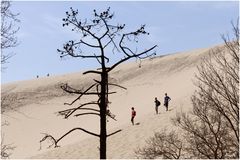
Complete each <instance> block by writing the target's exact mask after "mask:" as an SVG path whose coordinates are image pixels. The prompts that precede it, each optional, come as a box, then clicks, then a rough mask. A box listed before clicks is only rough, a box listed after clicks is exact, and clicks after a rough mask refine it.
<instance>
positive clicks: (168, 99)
mask: <svg viewBox="0 0 240 160" xmlns="http://www.w3.org/2000/svg"><path fill="white" fill-rule="evenodd" d="M170 100H171V98H170V97H169V96H168V95H167V93H165V97H164V106H165V107H166V111H168V103H169V101H170Z"/></svg>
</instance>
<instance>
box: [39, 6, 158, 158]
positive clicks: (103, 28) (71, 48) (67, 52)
mask: <svg viewBox="0 0 240 160" xmlns="http://www.w3.org/2000/svg"><path fill="white" fill-rule="evenodd" d="M70 9H71V11H70V12H66V15H67V18H64V19H63V21H64V23H63V26H68V25H72V26H73V27H74V28H73V29H72V31H77V32H78V33H81V35H82V38H81V39H80V40H79V41H77V42H75V41H69V42H67V43H66V44H65V45H64V47H63V49H62V50H60V49H58V52H60V54H61V57H62V58H63V57H65V56H71V57H80V58H89V59H92V58H94V59H96V60H97V61H98V62H99V64H100V66H101V67H100V68H99V70H89V71H86V72H84V73H83V74H88V73H92V74H97V75H100V81H98V80H95V79H94V81H95V83H94V84H92V85H91V86H90V87H88V88H87V89H84V90H78V89H75V88H72V87H70V86H69V85H68V84H64V85H62V89H63V90H64V91H66V92H68V93H70V94H77V95H79V96H78V97H77V98H76V99H75V100H74V101H72V102H71V103H65V104H66V105H69V106H71V105H73V104H75V103H76V102H77V101H78V100H80V99H81V97H82V96H84V95H97V96H98V100H96V101H92V102H89V103H84V104H81V105H80V106H78V107H75V108H70V109H67V110H63V111H59V114H60V115H63V116H64V117H65V118H68V117H69V116H71V115H72V114H74V113H75V112H76V111H79V110H80V111H83V110H84V111H86V110H87V111H88V112H84V113H80V114H75V116H76V117H78V116H83V115H89V114H91V115H95V116H100V133H99V134H96V133H92V132H90V131H87V130H85V129H83V128H74V129H72V130H70V131H69V132H67V133H66V134H64V135H63V136H62V137H60V138H58V139H55V138H54V137H53V136H52V135H49V134H45V137H44V138H43V139H42V140H41V141H40V142H42V141H44V140H46V139H51V140H52V141H53V145H54V146H55V147H57V146H58V142H59V141H60V140H61V139H62V138H64V137H65V136H67V135H68V134H69V133H71V132H72V131H75V130H81V131H83V132H86V133H88V134H90V135H93V136H96V137H99V138H100V159H106V158H107V155H106V150H107V138H108V137H109V136H112V135H114V134H116V133H118V132H120V131H121V130H117V131H115V132H113V133H110V134H107V123H106V116H109V117H110V118H112V119H114V120H116V119H115V117H112V116H111V114H109V109H107V107H108V103H109V99H108V95H109V94H114V93H116V92H113V91H109V85H112V86H116V87H120V88H122V89H126V88H124V87H122V86H120V85H118V84H114V83H109V82H108V75H109V73H110V72H111V71H112V70H113V69H114V68H115V67H117V66H118V65H120V64H121V63H123V62H125V61H127V60H129V59H131V58H138V59H144V58H147V57H150V56H152V55H155V52H153V53H150V54H148V53H149V52H151V51H153V49H155V48H156V47H157V46H156V45H155V46H153V47H151V48H149V49H145V50H144V51H142V52H140V53H138V52H137V50H136V51H133V50H132V49H131V48H130V47H128V46H126V44H127V43H126V41H130V42H131V41H133V42H135V43H137V42H138V40H137V38H138V36H140V35H144V34H149V33H147V32H146V31H145V25H143V26H141V27H140V28H139V29H138V30H136V31H134V32H129V33H125V34H122V33H121V32H122V30H123V29H124V27H125V24H124V25H112V24H110V20H111V19H112V18H113V13H110V8H108V9H107V10H106V11H103V12H101V13H97V12H96V10H94V18H93V19H91V20H89V21H87V20H85V21H81V20H78V18H77V15H78V11H77V10H73V9H72V8H70ZM119 36H120V37H119ZM86 37H87V38H88V39H85V38H86ZM116 37H118V39H117V38H116ZM89 38H91V39H92V40H94V41H95V43H93V42H89V41H88V40H89ZM117 40H118V43H117ZM108 47H112V51H113V52H115V51H117V52H119V53H122V54H123V58H122V59H121V60H119V61H117V62H115V63H114V64H113V65H111V66H110V67H108V66H107V64H108V63H109V60H110V58H109V57H108V56H107V55H106V53H105V52H106V48H108ZM85 48H90V49H92V50H94V53H92V54H89V49H88V50H87V51H85V52H87V54H86V53H85V52H84V51H83V50H82V49H85ZM96 50H97V51H98V53H99V54H95V51H96ZM94 87H96V91H92V90H93V88H94ZM99 87H100V89H99ZM85 106H90V107H89V108H84V107H85ZM92 106H98V107H99V109H95V108H91V107H92Z"/></svg>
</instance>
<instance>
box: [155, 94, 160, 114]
mask: <svg viewBox="0 0 240 160" xmlns="http://www.w3.org/2000/svg"><path fill="white" fill-rule="evenodd" d="M154 102H155V110H156V114H158V107H159V106H160V105H161V103H160V101H159V100H158V99H157V97H155V101H154Z"/></svg>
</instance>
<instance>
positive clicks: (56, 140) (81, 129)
mask: <svg viewBox="0 0 240 160" xmlns="http://www.w3.org/2000/svg"><path fill="white" fill-rule="evenodd" d="M75 130H80V131H83V132H85V133H88V134H90V135H93V136H95V137H100V135H99V134H96V133H93V132H90V131H87V130H85V129H83V128H73V129H71V130H70V131H68V132H67V133H65V134H64V135H63V136H61V137H60V138H58V139H56V138H54V137H53V136H52V135H50V134H47V133H44V134H45V136H44V137H43V138H42V139H41V140H40V148H41V143H42V142H43V141H45V140H47V139H49V140H51V141H52V144H51V145H50V146H49V147H51V146H53V145H54V148H56V147H59V145H58V142H59V141H61V140H62V139H63V138H64V137H66V136H67V135H69V134H70V133H72V132H73V131H75Z"/></svg>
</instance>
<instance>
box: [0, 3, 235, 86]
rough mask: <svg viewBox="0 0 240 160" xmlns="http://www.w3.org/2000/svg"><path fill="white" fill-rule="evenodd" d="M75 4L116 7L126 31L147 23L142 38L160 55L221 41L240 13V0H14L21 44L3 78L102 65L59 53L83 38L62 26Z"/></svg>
mask: <svg viewBox="0 0 240 160" xmlns="http://www.w3.org/2000/svg"><path fill="white" fill-rule="evenodd" d="M70 7H73V8H74V9H78V10H79V14H80V17H81V18H88V17H91V16H92V14H93V12H92V11H93V9H96V10H99V11H101V10H104V9H106V8H108V7H111V10H112V11H113V12H114V13H115V18H114V20H113V21H114V22H116V23H120V24H123V23H125V24H126V29H127V31H130V30H136V29H137V28H138V27H139V26H140V25H141V24H146V30H147V31H148V32H150V35H149V36H148V37H145V38H144V39H142V40H143V43H144V45H146V46H145V47H146V48H147V47H151V46H153V45H155V44H157V45H158V46H159V47H158V48H157V55H164V54H170V53H175V52H181V51H187V50H191V49H195V48H205V47H210V46H214V45H217V44H221V43H222V40H221V37H220V34H227V33H231V29H232V28H231V24H230V22H231V20H235V21H236V19H237V17H238V15H239V2H238V1H231V2H229V1H228V2H227V1H226V2H224V1H212V2H208V1H199V2H195V1H177V2H176V1H166V2H165V1H153V2H147V1H146V2H144V1H139V2H136V1H135V2H131V1H120V2H116V1H109V2H94V1H89V2H84V1H72V2H66V1H52V2H50V1H38V2H36V1H13V2H12V8H11V9H12V11H13V12H14V13H17V12H19V13H20V15H19V17H18V18H19V19H20V20H21V23H20V24H19V26H20V30H19V32H18V34H17V37H18V39H19V41H20V45H19V46H17V47H15V48H13V49H12V50H11V51H12V52H14V53H16V55H15V56H14V57H12V58H11V59H10V60H9V63H7V64H6V65H5V66H6V67H7V69H6V70H4V72H2V74H1V80H2V83H8V82H12V81H18V80H26V79H34V78H35V77H36V75H39V76H40V77H43V76H46V75H47V74H48V73H49V74H50V75H59V74H64V73H71V72H78V71H83V70H86V69H89V68H96V67H98V63H97V62H95V60H86V59H77V58H66V59H60V57H59V54H58V53H57V49H58V48H59V49H61V48H62V46H63V44H64V42H67V41H68V40H72V39H77V38H78V35H77V34H76V33H73V32H72V31H71V27H62V18H65V12H66V11H68V10H69V8H70ZM6 52H7V51H6ZM110 54H111V53H110ZM111 57H112V58H113V59H114V60H115V59H116V57H115V55H114V54H113V55H111Z"/></svg>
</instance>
